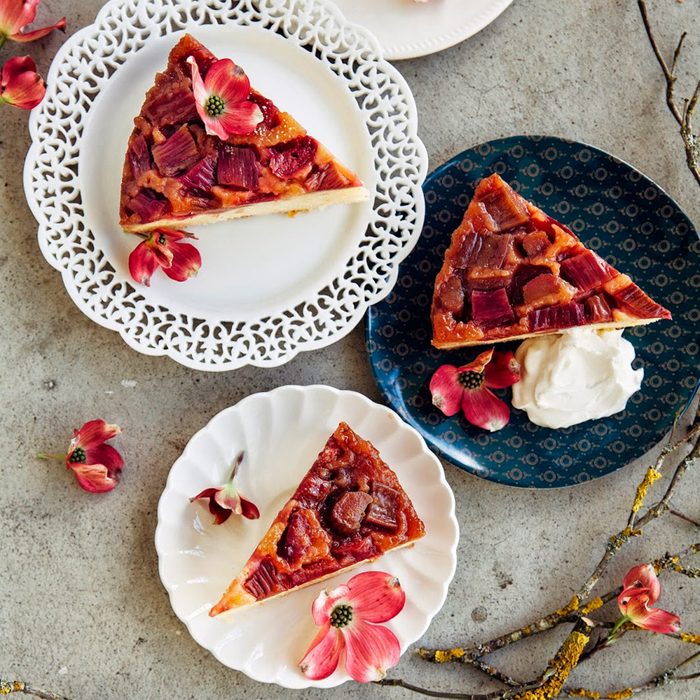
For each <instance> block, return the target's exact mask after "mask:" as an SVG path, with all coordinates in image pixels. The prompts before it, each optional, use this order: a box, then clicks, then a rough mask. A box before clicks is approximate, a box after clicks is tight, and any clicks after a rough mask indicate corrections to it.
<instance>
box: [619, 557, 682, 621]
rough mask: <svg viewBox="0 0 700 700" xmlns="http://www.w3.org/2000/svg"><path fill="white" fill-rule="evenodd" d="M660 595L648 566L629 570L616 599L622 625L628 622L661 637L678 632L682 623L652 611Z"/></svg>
mask: <svg viewBox="0 0 700 700" xmlns="http://www.w3.org/2000/svg"><path fill="white" fill-rule="evenodd" d="M660 595H661V584H660V583H659V579H658V577H657V576H656V572H655V571H654V567H653V566H652V565H651V564H640V565H639V566H635V567H633V568H632V569H630V570H629V571H628V572H627V574H626V575H625V578H624V579H623V580H622V593H620V595H619V596H618V597H617V606H618V608H620V612H621V613H622V614H623V616H624V617H623V618H622V621H625V620H629V621H630V622H632V623H633V624H634V625H636V626H637V627H641V628H642V629H645V630H650V631H652V632H659V633H661V634H669V633H671V632H678V630H679V629H680V622H681V619H680V617H678V615H674V614H673V613H670V612H667V611H666V610H660V609H659V608H653V607H651V606H652V605H654V603H656V601H657V600H658V599H659V596H660Z"/></svg>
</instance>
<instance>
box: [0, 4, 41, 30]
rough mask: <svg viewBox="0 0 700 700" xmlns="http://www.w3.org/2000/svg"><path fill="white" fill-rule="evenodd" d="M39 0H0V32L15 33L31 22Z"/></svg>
mask: <svg viewBox="0 0 700 700" xmlns="http://www.w3.org/2000/svg"><path fill="white" fill-rule="evenodd" d="M40 2H41V0H24V1H22V0H2V1H0V34H8V35H11V34H16V33H17V32H19V31H20V30H21V29H22V28H23V27H26V26H27V25H28V24H31V23H32V22H33V21H34V18H35V17H36V9H37V7H38V6H39V3H40Z"/></svg>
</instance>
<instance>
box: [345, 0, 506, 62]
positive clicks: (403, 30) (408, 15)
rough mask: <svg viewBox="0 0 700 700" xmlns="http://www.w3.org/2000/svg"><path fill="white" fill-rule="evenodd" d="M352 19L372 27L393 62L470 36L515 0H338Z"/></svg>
mask: <svg viewBox="0 0 700 700" xmlns="http://www.w3.org/2000/svg"><path fill="white" fill-rule="evenodd" d="M335 2H336V4H337V5H338V7H340V9H341V10H342V11H343V12H344V13H345V15H346V17H347V18H348V19H350V20H352V21H353V22H359V23H360V24H363V25H364V26H365V27H367V29H369V30H371V31H372V32H373V33H374V35H375V36H376V37H377V39H378V40H379V43H380V44H381V45H382V48H383V49H384V56H385V57H386V58H388V59H389V60H390V61H394V60H398V59H403V58H418V57H419V56H427V55H428V54H431V53H435V52H436V51H442V50H443V49H447V48H449V47H450V46H454V45H455V44H458V43H459V42H460V41H464V40H465V39H468V38H469V37H470V36H473V35H474V34H476V33H477V32H480V31H481V30H482V29H483V28H484V27H485V26H487V25H488V24H491V22H493V21H494V20H495V19H496V17H498V16H499V15H500V14H501V13H502V12H503V11H504V10H505V9H506V8H507V7H508V5H510V4H511V3H512V2H513V0H428V2H425V3H421V2H413V0H335Z"/></svg>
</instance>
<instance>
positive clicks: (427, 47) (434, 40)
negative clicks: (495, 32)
mask: <svg viewBox="0 0 700 700" xmlns="http://www.w3.org/2000/svg"><path fill="white" fill-rule="evenodd" d="M436 1H438V0H428V4H430V3H431V2H433V3H434V2H436ZM462 1H464V0H462ZM512 2H513V0H492V1H491V3H490V5H489V7H488V8H487V9H486V10H485V11H483V12H482V13H481V14H479V15H477V16H476V17H473V18H471V19H470V20H469V21H467V22H464V23H463V24H460V25H457V26H456V27H453V28H452V29H451V30H449V31H445V32H441V33H439V34H437V35H435V36H429V37H426V38H417V39H411V40H403V39H400V40H397V42H396V43H386V42H384V43H383V44H382V41H381V39H379V38H378V39H377V41H379V43H380V44H382V49H383V51H384V56H385V57H386V58H387V59H388V60H389V61H403V60H408V59H412V58H421V57H423V56H429V55H430V54H433V53H437V52H438V51H444V50H445V49H449V48H450V47H452V46H455V45H456V44H459V43H461V42H462V41H465V40H466V39H468V38H469V37H472V36H474V35H475V34H478V33H479V32H480V31H481V30H482V29H484V28H485V27H487V26H488V25H489V24H491V22H493V21H494V20H496V19H497V18H498V17H499V16H500V15H501V14H503V12H505V10H506V9H507V8H508V7H509V6H510V5H511V4H512ZM406 4H407V5H409V4H410V2H409V1H408V0H407V2H406ZM341 10H343V8H342V7H341ZM346 12H347V10H346ZM354 21H357V20H354ZM365 26H367V28H368V29H370V30H373V29H374V27H372V26H371V24H366V25H365ZM420 28H421V30H424V29H425V26H424V25H422V24H421V25H420ZM375 35H376V33H375Z"/></svg>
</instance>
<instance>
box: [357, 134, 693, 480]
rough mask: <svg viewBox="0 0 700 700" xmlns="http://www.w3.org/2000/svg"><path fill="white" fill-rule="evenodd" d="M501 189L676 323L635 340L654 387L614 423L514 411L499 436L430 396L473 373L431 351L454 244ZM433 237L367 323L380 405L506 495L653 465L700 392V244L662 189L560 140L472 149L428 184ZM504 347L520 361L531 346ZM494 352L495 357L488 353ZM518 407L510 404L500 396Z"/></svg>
mask: <svg viewBox="0 0 700 700" xmlns="http://www.w3.org/2000/svg"><path fill="white" fill-rule="evenodd" d="M493 172H496V173H498V174H499V175H501V176H502V177H503V178H504V179H505V180H506V181H507V182H508V183H510V185H511V186H512V187H513V188H514V189H515V190H516V191H518V192H519V193H520V194H522V195H523V196H524V197H526V198H527V199H531V200H532V201H533V202H534V203H535V204H536V205H538V206H539V207H541V208H542V209H544V210H545V211H546V212H548V213H550V214H551V215H552V216H554V217H555V218H557V219H560V220H561V221H562V222H564V223H565V224H567V225H568V226H569V227H570V228H571V229H572V230H573V231H574V233H575V234H576V235H577V236H579V238H581V240H582V241H583V242H584V243H585V244H586V245H587V246H589V247H590V248H591V249H593V250H594V251H596V252H597V253H598V254H600V255H601V256H602V257H603V258H605V259H606V260H607V261H608V262H610V263H611V264H612V265H614V266H615V267H617V268H618V269H619V270H620V271H622V272H625V273H628V274H629V275H630V276H631V277H632V279H633V280H635V281H636V282H637V283H638V284H639V285H640V286H641V287H642V288H643V289H644V290H645V291H646V292H647V293H648V294H650V296H651V297H652V298H654V299H655V300H656V301H658V302H659V303H661V304H663V305H664V306H666V307H667V308H668V309H669V310H670V311H671V313H672V314H673V320H672V321H659V322H657V323H653V324H651V325H648V326H638V327H636V328H630V329H627V330H626V331H625V337H626V338H628V339H629V340H630V341H631V342H632V343H633V345H634V346H635V349H636V353H637V359H636V360H635V366H636V367H639V366H641V367H643V368H644V382H643V384H642V388H641V390H640V391H639V392H637V393H636V394H635V395H633V396H632V398H631V399H630V401H629V403H628V405H627V408H626V409H625V410H624V411H622V412H620V413H618V414H616V415H614V416H611V417H609V418H606V419H602V420H598V421H588V422H586V423H583V424H581V425H577V426H572V427H570V428H565V429H560V430H551V429H547V428H541V427H539V426H536V425H534V424H533V423H531V422H530V421H529V420H528V419H527V415H526V414H525V413H524V412H522V411H518V410H516V409H513V408H512V407H511V421H510V423H509V424H508V425H507V426H506V427H505V428H504V429H503V430H500V431H498V432H495V433H488V432H485V431H483V430H480V429H479V428H475V427H473V426H471V425H470V424H469V423H467V422H466V421H465V420H464V418H463V417H462V416H461V414H458V415H457V416H454V417H452V418H446V417H445V416H443V415H442V413H440V412H439V411H438V410H437V409H435V408H434V407H433V406H432V404H431V401H430V392H429V390H428V383H429V381H430V377H431V376H432V374H433V372H434V371H435V369H436V368H437V367H439V366H440V365H441V364H444V363H451V364H455V365H460V364H463V363H465V362H468V361H469V360H471V359H472V358H473V357H475V356H476V354H477V352H478V349H477V348H465V349H463V350H454V351H441V350H437V349H435V348H433V347H432V346H431V344H430V339H431V327H430V318H429V314H430V305H431V299H432V290H433V284H434V281H435V276H436V274H437V272H438V270H439V269H440V266H441V264H442V259H443V256H444V253H445V249H446V246H447V245H448V244H449V241H450V236H451V234H452V231H453V230H454V229H455V228H456V227H457V225H458V224H459V222H460V221H461V219H462V217H463V215H464V211H465V209H466V207H467V206H468V204H469V201H470V200H471V196H472V193H473V191H474V188H475V186H476V184H477V183H478V182H479V180H480V179H481V178H483V177H485V176H487V175H489V174H491V173H493ZM423 188H424V191H425V201H426V219H425V227H424V229H423V233H422V235H421V238H420V240H419V241H418V244H417V246H416V248H415V249H414V250H413V252H412V253H411V255H410V256H409V257H408V258H407V259H406V260H405V261H404V262H403V263H402V264H401V267H400V270H399V276H398V281H397V284H396V286H395V287H394V289H393V290H392V292H391V293H390V294H389V296H388V297H386V299H385V300H383V301H382V302H380V303H379V304H376V305H375V306H373V307H371V308H370V309H369V311H368V315H367V323H366V342H367V351H368V354H369V358H370V363H371V366H372V371H373V373H374V376H375V379H376V381H377V384H378V386H379V389H380V391H381V392H382V394H383V395H384V398H385V399H386V400H387V401H388V403H389V404H390V405H391V406H392V407H393V408H394V409H395V410H396V411H397V412H398V413H399V414H400V415H401V416H402V417H403V418H404V419H405V420H406V421H407V422H408V423H410V424H411V425H413V426H414V427H415V428H417V429H418V430H419V431H420V433H421V434H422V435H423V437H424V438H425V439H426V441H427V442H428V444H429V445H430V446H431V448H432V449H433V450H434V451H436V452H437V453H438V454H441V455H442V456H444V457H446V458H447V459H449V460H450V461H451V462H453V463H454V464H456V465H457V466H458V467H460V468H462V469H464V470H466V471H468V472H471V473H473V474H475V475H477V476H480V477H483V478H486V479H489V480H491V481H496V482H499V483H503V484H509V485H513V486H521V487H531V488H532V487H534V488H548V487H559V486H571V485H574V484H578V483H581V482H584V481H588V480H590V479H594V478H597V477H600V476H603V475H605V474H609V473H611V472H613V471H615V470H617V469H619V468H620V467H623V466H624V465H625V464H628V463H629V462H631V461H632V460H634V459H636V458H638V457H640V456H641V455H643V454H644V453H645V452H647V451H648V450H649V449H651V448H652V447H653V446H654V445H655V444H657V443H658V442H659V441H660V440H661V439H662V438H663V436H664V435H665V434H666V433H667V432H668V430H669V429H670V427H671V425H672V422H673V417H674V415H675V412H676V410H677V408H678V407H679V405H682V402H684V401H685V400H687V399H688V397H689V396H690V394H691V392H692V390H693V387H694V386H695V383H696V381H697V379H698V375H699V374H700V372H699V371H698V341H699V338H698V328H700V309H699V308H698V297H699V292H698V290H700V240H699V239H698V234H697V232H696V230H695V229H694V227H693V225H692V223H691V222H690V220H689V219H688V217H687V216H686V215H685V214H684V213H683V212H682V211H681V209H680V208H679V207H678V205H677V204H676V203H675V202H674V201H673V200H672V199H671V198H670V197H669V196H668V195H667V194H666V193H664V192H663V191H662V190H661V189H660V188H659V187H658V186H657V185H656V184H655V183H654V182H652V181H651V180H649V179H648V178H647V177H645V176H644V175H642V173H640V172H639V171H637V170H635V169H634V168H632V167H631V166H630V165H628V164H627V163H624V162H622V161H620V160H618V159H617V158H615V157H613V156H611V155H609V154H607V153H604V152H603V151H600V150H598V149H596V148H593V147H591V146H587V145H584V144H581V143H577V142H572V141H566V140H563V139H559V138H555V137H542V136H514V137H509V138H504V139H499V140H496V141H491V142H489V143H484V144H481V145H479V146H476V147H474V148H470V149H468V150H466V151H464V152H463V153H460V154H459V155H457V156H455V157H454V158H452V159H451V160H450V161H448V162H447V163H445V164H444V165H443V166H441V167H440V168H438V169H437V170H435V171H434V172H433V173H432V174H431V175H429V176H428V178H427V180H426V181H425V183H424V185H423ZM501 347H504V348H505V347H511V348H512V349H515V347H517V343H512V344H508V345H506V344H503V345H502V346H501ZM481 349H482V350H483V348H481ZM496 393H499V394H500V395H501V396H503V397H504V398H506V399H507V400H508V401H509V400H510V390H507V391H502V392H496Z"/></svg>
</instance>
